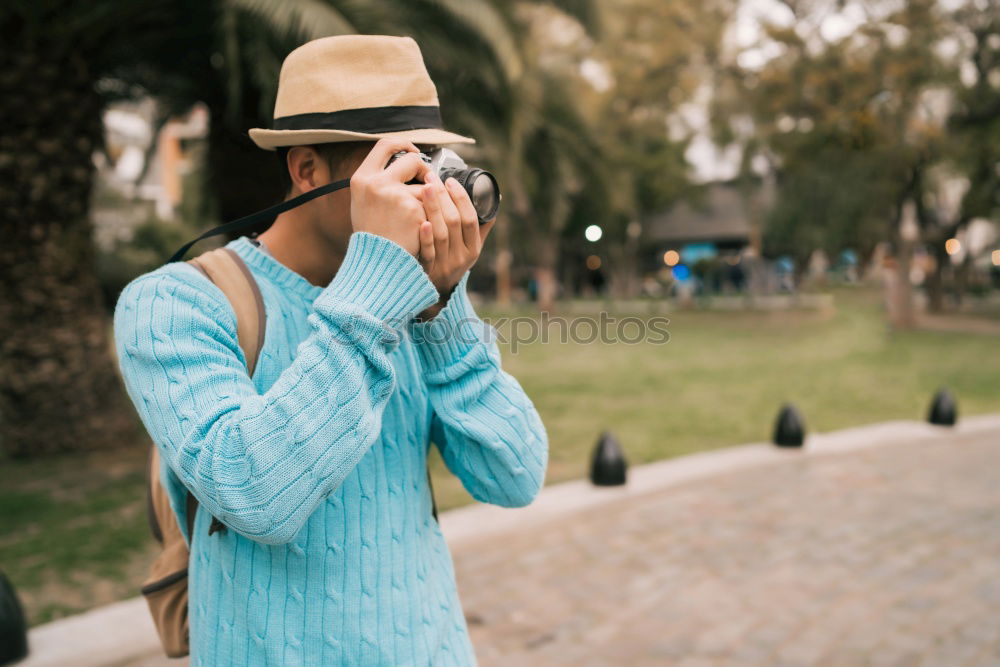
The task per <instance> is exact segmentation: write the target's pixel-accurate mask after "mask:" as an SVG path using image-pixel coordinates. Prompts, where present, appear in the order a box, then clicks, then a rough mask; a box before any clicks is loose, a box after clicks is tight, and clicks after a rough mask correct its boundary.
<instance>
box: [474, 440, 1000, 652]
mask: <svg viewBox="0 0 1000 667" xmlns="http://www.w3.org/2000/svg"><path fill="white" fill-rule="evenodd" d="M454 555H455V562H456V569H457V576H458V581H459V591H460V594H461V596H462V600H463V604H464V607H465V610H466V615H467V617H468V619H469V623H470V630H471V631H472V634H473V641H474V643H475V645H476V647H477V652H478V655H479V659H480V661H481V664H482V665H663V664H678V665H715V664H720V665H721V664H727V665H731V664H741V665H742V664H745V665H782V664H786V665H814V664H820V665H852V666H853V665H865V664H872V665H918V664H928V665H942V666H948V667H953V666H958V665H1000V433H997V432H992V433H988V434H979V435H967V436H955V437H949V438H947V439H937V440H933V441H924V442H917V443H906V444H899V445H891V446H886V447H880V448H877V449H871V450H864V451H856V452H852V453H850V454H844V455H836V456H827V457H803V458H801V459H797V460H796V459H791V460H787V461H785V462H780V463H776V464H773V465H769V466H765V467H758V468H754V469H749V470H742V471H736V472H731V473H728V474H724V475H722V476H717V477H714V478H710V479H707V480H701V481H696V482H692V483H689V484H686V485H681V486H677V487H673V488H668V489H665V490H662V491H658V492H653V493H650V494H647V495H645V496H644V497H641V498H633V499H628V500H622V501H619V502H615V503H612V504H610V505H605V506H602V507H598V508H592V509H590V510H588V511H587V512H586V513H585V514H583V515H580V516H576V517H574V518H573V519H572V520H566V521H563V522H561V524H560V525H554V526H545V527H536V528H534V529H532V530H531V531H529V532H524V533H520V534H516V535H507V536H503V537H496V538H493V539H491V540H489V541H480V542H479V543H475V544H471V545H469V546H465V547H460V548H459V549H456V550H455V551H454Z"/></svg>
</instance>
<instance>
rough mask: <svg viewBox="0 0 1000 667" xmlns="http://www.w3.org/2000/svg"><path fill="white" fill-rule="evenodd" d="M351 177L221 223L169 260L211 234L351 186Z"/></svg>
mask: <svg viewBox="0 0 1000 667" xmlns="http://www.w3.org/2000/svg"><path fill="white" fill-rule="evenodd" d="M350 185H351V179H349V178H345V179H343V180H340V181H334V182H333V183H328V184H327V185H323V186H320V187H318V188H316V189H314V190H310V191H309V192H307V193H305V194H302V195H299V196H298V197H293V198H292V199H289V200H288V201H283V202H281V203H280V204H275V205H274V206H271V207H270V208H265V209H264V210H262V211H257V212H256V213H251V214H250V215H246V216H243V217H242V218H239V219H238V220H233V221H232V222H227V223H226V224H224V225H219V226H218V227H214V228H212V229H210V230H208V231H207V232H205V233H204V234H202V235H201V236H199V237H198V238H196V239H194V240H193V241H188V242H187V243H185V244H184V246H183V247H182V248H181V249H180V250H178V251H177V252H175V253H174V255H173V257H171V258H170V260H169V261H168V262H167V263H168V264H169V263H170V262H179V261H180V260H181V259H183V258H184V255H186V254H187V251H188V250H190V249H191V246H193V245H194V244H195V243H197V242H198V241H201V240H203V239H207V238H208V237H210V236H216V235H218V234H225V233H227V232H238V231H239V230H241V229H247V228H248V227H253V226H254V225H259V224H260V223H262V222H265V221H267V220H273V219H274V218H276V217H277V216H279V215H281V214H282V213H284V212H285V211H290V210H292V209H293V208H297V207H299V206H302V205H303V204H305V203H307V202H311V201H312V200H313V199H317V198H319V197H322V196H323V195H328V194H330V193H331V192H336V191H337V190H342V189H344V188H346V187H350Z"/></svg>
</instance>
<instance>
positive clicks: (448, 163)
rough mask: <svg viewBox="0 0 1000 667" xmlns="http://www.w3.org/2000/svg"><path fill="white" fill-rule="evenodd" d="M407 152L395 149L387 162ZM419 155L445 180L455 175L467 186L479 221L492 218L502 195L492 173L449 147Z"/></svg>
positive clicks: (462, 184) (457, 179)
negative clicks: (469, 161)
mask: <svg viewBox="0 0 1000 667" xmlns="http://www.w3.org/2000/svg"><path fill="white" fill-rule="evenodd" d="M404 155H408V153H407V152H406V151H400V152H399V153H396V154H395V155H393V156H392V157H391V158H390V159H389V162H388V164H386V166H387V167H388V166H389V165H390V164H392V163H393V161H395V160H396V159H397V158H400V157H402V156H404ZM419 155H420V159H421V160H423V161H424V163H426V164H427V165H428V166H429V167H430V168H431V171H433V172H434V173H435V174H437V176H438V178H440V179H441V180H442V181H445V180H447V179H449V178H454V179H455V180H456V181H458V182H459V184H460V185H461V186H462V187H463V188H465V191H466V192H468V193H469V198H470V199H471V200H472V205H473V206H474V207H475V209H476V215H477V216H479V224H484V223H486V222H489V221H490V220H492V219H493V218H495V217H496V215H497V211H498V210H499V209H500V199H501V196H500V186H499V184H498V183H497V179H496V178H495V177H494V176H493V174H491V173H490V172H488V171H486V170H484V169H480V168H478V167H470V166H469V165H467V164H466V163H465V160H463V159H462V158H461V157H460V156H459V155H458V153H456V152H455V151H453V150H451V149H448V148H438V149H436V150H433V151H431V152H430V153H420V154H419Z"/></svg>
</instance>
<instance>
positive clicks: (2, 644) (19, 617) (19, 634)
mask: <svg viewBox="0 0 1000 667" xmlns="http://www.w3.org/2000/svg"><path fill="white" fill-rule="evenodd" d="M27 655H28V628H27V625H26V624H25V622H24V611H23V610H22V609H21V601H20V600H18V599H17V591H15V590H14V586H12V585H11V583H10V581H9V580H8V579H7V577H6V576H5V575H4V573H3V572H0V665H6V664H9V663H12V662H17V661H18V660H21V659H22V658H24V657H25V656H27Z"/></svg>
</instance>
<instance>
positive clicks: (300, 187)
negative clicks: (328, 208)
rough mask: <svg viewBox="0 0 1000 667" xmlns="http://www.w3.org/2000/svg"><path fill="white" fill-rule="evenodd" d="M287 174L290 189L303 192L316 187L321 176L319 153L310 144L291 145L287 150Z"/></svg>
mask: <svg viewBox="0 0 1000 667" xmlns="http://www.w3.org/2000/svg"><path fill="white" fill-rule="evenodd" d="M287 160H288V176H289V178H291V180H292V190H293V191H296V192H299V193H303V192H309V191H310V190H312V189H313V188H316V187H317V186H319V185H322V183H320V180H321V179H322V178H323V174H322V173H320V172H321V171H322V170H321V165H320V162H321V161H320V159H319V153H317V152H316V150H315V149H314V148H312V147H311V146H293V147H292V148H291V149H289V151H288V158H287Z"/></svg>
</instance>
